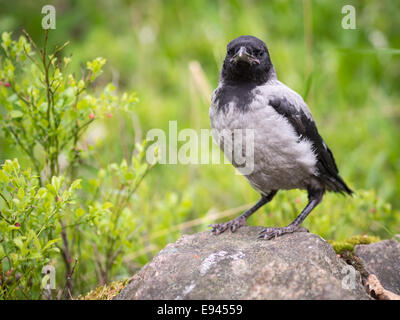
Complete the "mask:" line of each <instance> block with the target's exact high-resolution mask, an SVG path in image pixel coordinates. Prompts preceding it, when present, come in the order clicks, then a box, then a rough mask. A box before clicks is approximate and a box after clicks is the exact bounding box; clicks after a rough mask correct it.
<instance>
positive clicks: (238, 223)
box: [209, 190, 277, 235]
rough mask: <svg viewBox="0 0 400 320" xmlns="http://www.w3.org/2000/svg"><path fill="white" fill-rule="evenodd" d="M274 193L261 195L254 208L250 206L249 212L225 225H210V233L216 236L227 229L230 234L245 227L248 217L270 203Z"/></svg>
mask: <svg viewBox="0 0 400 320" xmlns="http://www.w3.org/2000/svg"><path fill="white" fill-rule="evenodd" d="M276 192H277V191H276V190H274V191H271V192H270V193H269V194H268V195H266V196H265V195H262V196H261V199H260V200H259V201H258V202H257V203H256V204H255V205H254V206H252V207H251V208H250V209H249V210H247V211H246V212H244V213H243V214H242V215H240V216H239V217H237V218H236V219H233V220H231V221H228V222H225V223H218V224H211V225H210V226H209V227H211V228H212V230H211V232H212V233H213V234H215V235H218V234H221V233H222V232H224V231H225V230H226V229H228V228H229V229H230V230H231V232H235V231H236V230H237V229H239V228H240V227H242V226H245V225H246V220H247V218H248V217H250V216H251V215H252V214H253V213H254V212H256V211H257V210H258V209H260V208H261V207H262V206H263V205H265V204H266V203H267V202H270V201H271V200H272V198H273V197H274V196H275V194H276Z"/></svg>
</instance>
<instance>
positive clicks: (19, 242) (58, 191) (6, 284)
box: [0, 159, 80, 299]
mask: <svg viewBox="0 0 400 320" xmlns="http://www.w3.org/2000/svg"><path fill="white" fill-rule="evenodd" d="M79 182H80V181H79V180H77V181H75V182H74V183H72V184H71V186H69V187H67V186H66V185H65V183H64V178H63V177H55V176H54V177H53V178H52V181H51V183H49V184H48V185H46V186H45V187H40V186H39V185H38V180H37V179H35V178H34V176H32V173H31V170H30V169H28V170H21V168H20V165H19V163H18V160H16V159H15V160H13V161H10V160H7V161H6V162H5V164H4V165H3V166H2V169H1V170H0V197H1V198H0V234H1V236H0V299H25V298H29V299H32V298H36V299H37V298H39V297H40V295H41V291H42V290H41V287H42V285H41V284H42V268H43V267H44V266H45V265H47V264H49V263H52V262H54V259H55V257H56V256H57V255H58V253H59V251H60V250H59V249H58V248H57V246H56V245H57V243H59V242H60V241H61V238H60V237H59V235H60V228H61V226H60V224H59V220H60V219H62V218H63V216H64V215H65V213H66V210H67V207H69V206H71V205H73V204H74V195H75V191H76V189H77V188H79V187H80V183H79Z"/></svg>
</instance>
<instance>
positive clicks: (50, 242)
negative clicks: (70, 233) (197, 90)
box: [42, 238, 61, 251]
mask: <svg viewBox="0 0 400 320" xmlns="http://www.w3.org/2000/svg"><path fill="white" fill-rule="evenodd" d="M60 240H61V238H57V239H53V240H50V241H48V242H47V243H46V245H45V246H44V247H43V249H42V251H45V250H47V249H48V248H50V247H51V246H52V245H54V244H55V243H56V242H58V241H60Z"/></svg>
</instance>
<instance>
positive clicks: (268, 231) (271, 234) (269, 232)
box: [258, 226, 309, 240]
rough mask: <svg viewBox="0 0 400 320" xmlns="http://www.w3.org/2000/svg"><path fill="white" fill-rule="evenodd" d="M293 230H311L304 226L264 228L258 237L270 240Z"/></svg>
mask: <svg viewBox="0 0 400 320" xmlns="http://www.w3.org/2000/svg"><path fill="white" fill-rule="evenodd" d="M292 232H309V231H308V229H306V228H303V227H295V226H287V227H283V228H264V229H262V230H261V232H260V233H259V234H258V239H264V240H270V239H273V238H277V237H279V236H281V235H283V234H286V233H292Z"/></svg>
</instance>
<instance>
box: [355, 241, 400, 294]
mask: <svg viewBox="0 0 400 320" xmlns="http://www.w3.org/2000/svg"><path fill="white" fill-rule="evenodd" d="M355 253H356V255H357V256H358V257H359V258H361V260H362V262H363V264H364V267H365V268H366V270H367V271H368V272H370V273H372V274H374V275H375V276H376V277H377V278H378V279H379V281H380V283H381V284H382V286H383V287H384V288H385V289H386V290H389V291H391V292H394V293H396V294H398V295H399V294H400V243H399V242H398V241H397V240H395V239H392V240H383V241H379V242H376V243H371V244H367V245H363V244H360V245H357V246H356V247H355Z"/></svg>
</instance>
